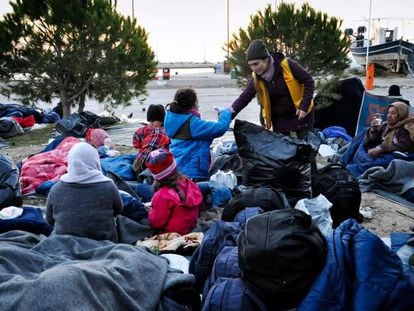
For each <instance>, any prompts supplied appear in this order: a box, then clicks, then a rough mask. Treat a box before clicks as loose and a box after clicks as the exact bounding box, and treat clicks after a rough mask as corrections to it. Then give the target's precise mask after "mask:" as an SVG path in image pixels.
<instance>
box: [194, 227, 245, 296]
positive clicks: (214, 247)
mask: <svg viewBox="0 0 414 311" xmlns="http://www.w3.org/2000/svg"><path fill="white" fill-rule="evenodd" d="M241 230H242V228H241V226H240V224H239V223H238V222H225V221H221V220H218V221H216V222H215V223H214V224H213V225H212V226H211V227H210V228H209V229H208V230H207V232H206V233H205V235H204V238H203V241H202V242H201V244H200V246H199V247H197V249H196V250H195V252H194V254H193V255H192V256H191V260H190V266H189V273H192V274H194V276H195V278H196V288H197V289H198V290H199V291H200V292H201V291H202V289H203V287H204V283H205V281H206V279H207V277H208V276H209V275H210V273H211V269H212V268H213V264H214V260H215V259H216V256H217V255H218V253H220V251H221V250H222V249H223V248H224V247H225V246H235V245H236V243H237V235H238V234H239V233H240V231H241Z"/></svg>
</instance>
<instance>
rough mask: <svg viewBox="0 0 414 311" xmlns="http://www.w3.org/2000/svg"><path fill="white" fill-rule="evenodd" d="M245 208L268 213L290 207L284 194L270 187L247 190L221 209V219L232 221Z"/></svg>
mask: <svg viewBox="0 0 414 311" xmlns="http://www.w3.org/2000/svg"><path fill="white" fill-rule="evenodd" d="M246 207H260V208H261V209H262V210H263V211H265V212H269V211H274V210H278V209H283V208H288V207H290V206H289V203H288V201H287V199H286V196H285V194H284V193H283V192H282V191H280V190H277V189H274V188H270V187H258V188H249V189H247V190H245V191H243V192H241V193H238V194H236V195H235V196H233V197H232V198H231V199H230V201H229V202H228V203H227V205H226V206H225V207H224V209H223V213H222V215H221V219H222V220H224V221H233V220H234V217H236V215H237V214H238V213H239V212H241V211H242V210H244V209H245V208H246Z"/></svg>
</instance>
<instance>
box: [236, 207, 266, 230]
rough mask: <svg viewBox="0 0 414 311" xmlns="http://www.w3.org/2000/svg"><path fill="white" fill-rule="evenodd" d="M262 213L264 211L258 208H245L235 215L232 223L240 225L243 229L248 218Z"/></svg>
mask: <svg viewBox="0 0 414 311" xmlns="http://www.w3.org/2000/svg"><path fill="white" fill-rule="evenodd" d="M263 213H264V211H263V210H262V209H261V208H260V207H246V208H245V209H244V210H242V211H240V212H238V213H237V215H236V217H234V221H237V222H238V223H240V225H241V226H242V228H243V229H244V227H245V226H246V222H247V220H248V219H249V218H251V217H254V216H257V215H259V214H263Z"/></svg>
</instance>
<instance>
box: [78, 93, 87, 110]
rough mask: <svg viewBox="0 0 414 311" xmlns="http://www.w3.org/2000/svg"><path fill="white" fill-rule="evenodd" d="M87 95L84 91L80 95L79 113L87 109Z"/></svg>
mask: <svg viewBox="0 0 414 311" xmlns="http://www.w3.org/2000/svg"><path fill="white" fill-rule="evenodd" d="M85 97H86V92H83V93H82V94H80V95H79V106H78V113H81V112H83V111H84V110H85Z"/></svg>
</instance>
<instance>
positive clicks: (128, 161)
mask: <svg viewBox="0 0 414 311" xmlns="http://www.w3.org/2000/svg"><path fill="white" fill-rule="evenodd" d="M136 157H137V155H136V154H125V155H120V156H117V157H111V158H104V159H101V167H102V172H103V174H104V175H106V174H107V172H108V171H111V172H114V173H115V174H117V175H118V176H120V177H121V178H122V179H123V180H129V181H130V180H136V177H135V173H134V171H133V170H132V163H133V162H134V160H135V158H136Z"/></svg>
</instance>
